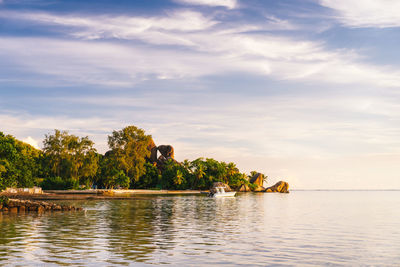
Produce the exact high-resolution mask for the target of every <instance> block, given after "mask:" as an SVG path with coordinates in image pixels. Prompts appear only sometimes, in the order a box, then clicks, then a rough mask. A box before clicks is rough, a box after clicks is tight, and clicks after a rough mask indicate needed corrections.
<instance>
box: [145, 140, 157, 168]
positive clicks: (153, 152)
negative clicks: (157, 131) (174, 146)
mask: <svg viewBox="0 0 400 267" xmlns="http://www.w3.org/2000/svg"><path fill="white" fill-rule="evenodd" d="M147 150H149V151H150V157H149V158H147V159H148V160H149V161H150V162H151V163H154V162H156V161H157V146H156V144H155V143H154V140H153V138H151V139H150V142H149V145H148V146H147Z"/></svg>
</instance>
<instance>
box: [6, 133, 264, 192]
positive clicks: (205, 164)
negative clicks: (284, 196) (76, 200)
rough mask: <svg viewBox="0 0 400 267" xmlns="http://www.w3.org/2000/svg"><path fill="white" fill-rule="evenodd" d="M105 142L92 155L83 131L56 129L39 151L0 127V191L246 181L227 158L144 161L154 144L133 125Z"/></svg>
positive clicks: (168, 186) (235, 184)
mask: <svg viewBox="0 0 400 267" xmlns="http://www.w3.org/2000/svg"><path fill="white" fill-rule="evenodd" d="M108 146H109V149H110V150H109V151H108V152H106V153H105V154H104V155H102V154H98V153H97V151H96V149H95V148H94V142H93V141H92V140H90V139H89V137H88V136H84V137H79V136H76V135H73V134H70V133H69V132H68V131H61V130H57V129H56V130H54V132H53V133H49V134H46V135H45V138H44V140H43V150H39V149H35V148H34V147H32V146H30V145H28V144H25V143H23V142H21V141H19V140H17V139H15V138H14V137H13V136H11V135H4V134H3V133H2V132H0V190H1V189H4V188H5V187H12V186H14V187H31V186H33V185H40V186H42V187H43V188H44V189H71V188H75V189H77V188H79V187H82V186H83V187H86V188H87V187H92V186H96V187H98V188H116V187H118V188H143V189H146V188H160V189H180V190H182V189H208V188H210V187H211V185H212V184H213V183H214V182H224V183H227V184H228V185H229V186H231V187H232V188H236V189H237V188H239V187H240V186H241V185H243V184H249V177H250V176H249V175H246V174H244V173H241V172H240V171H239V169H238V168H237V166H236V165H235V164H234V163H233V162H229V163H226V162H223V161H217V160H215V159H212V158H205V159H204V158H198V159H195V160H193V161H190V160H184V161H183V162H181V163H180V162H177V161H175V160H174V159H173V158H170V159H168V160H167V159H165V161H163V163H162V164H161V165H158V163H156V162H154V161H152V160H150V150H149V147H154V142H153V140H152V137H151V135H147V134H146V133H145V131H144V130H143V129H140V128H138V127H136V126H127V127H125V128H123V129H121V130H118V131H113V132H112V133H111V135H109V136H108ZM255 173H256V172H252V173H251V174H252V175H254V174H255ZM262 177H263V178H264V179H266V178H267V176H264V175H263V176H262Z"/></svg>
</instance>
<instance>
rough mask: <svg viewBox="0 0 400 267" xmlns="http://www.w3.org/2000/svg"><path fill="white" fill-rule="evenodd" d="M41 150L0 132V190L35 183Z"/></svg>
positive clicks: (29, 185)
mask: <svg viewBox="0 0 400 267" xmlns="http://www.w3.org/2000/svg"><path fill="white" fill-rule="evenodd" d="M40 155H41V151H40V150H38V149H35V148H34V147H32V146H31V145H28V144H26V143H24V142H21V141H19V140H17V139H15V138H14V137H13V136H11V135H4V134H3V133H2V132H0V190H1V189H4V188H5V187H32V186H34V185H35V184H36V183H37V177H38V174H39V169H40V165H39V157H40Z"/></svg>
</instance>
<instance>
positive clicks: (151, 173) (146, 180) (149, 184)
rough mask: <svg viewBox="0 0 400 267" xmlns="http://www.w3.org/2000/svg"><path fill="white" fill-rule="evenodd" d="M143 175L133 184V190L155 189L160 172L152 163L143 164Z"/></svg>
mask: <svg viewBox="0 0 400 267" xmlns="http://www.w3.org/2000/svg"><path fill="white" fill-rule="evenodd" d="M144 167H145V169H146V170H145V173H144V174H143V175H142V176H140V178H139V180H138V181H136V182H134V188H143V189H145V188H155V187H157V185H158V183H159V181H160V179H161V175H160V171H159V170H158V169H157V167H156V166H155V165H153V164H152V163H149V162H146V163H145V164H144Z"/></svg>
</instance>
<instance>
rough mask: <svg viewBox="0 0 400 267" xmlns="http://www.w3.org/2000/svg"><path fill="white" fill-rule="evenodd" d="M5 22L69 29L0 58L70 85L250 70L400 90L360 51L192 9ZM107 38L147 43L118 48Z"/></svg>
mask: <svg viewBox="0 0 400 267" xmlns="http://www.w3.org/2000/svg"><path fill="white" fill-rule="evenodd" d="M0 16H3V17H7V18H14V19H19V20H29V21H32V22H34V23H41V24H46V25H59V26H60V25H61V26H68V27H71V28H70V29H69V30H68V31H69V33H70V34H72V36H74V37H75V38H78V39H79V40H76V39H75V40H69V41H65V40H56V39H45V38H17V37H8V38H2V39H1V40H0V48H1V50H0V57H1V56H2V57H3V58H10V57H11V58H12V62H13V63H15V64H19V65H20V66H22V68H24V69H25V70H26V71H33V72H39V73H41V74H46V75H51V76H56V77H58V79H59V80H60V81H63V82H66V83H69V82H71V81H72V82H73V83H81V84H85V83H88V84H100V85H106V86H131V85H132V84H135V83H137V82H138V81H142V80H145V79H149V78H150V77H157V78H158V79H181V78H184V77H201V76H204V75H216V74H223V73H230V72H244V73H250V74H256V75H262V76H269V77H272V78H275V79H287V80H305V81H313V82H326V83H341V84H360V85H376V86H385V87H393V86H400V75H399V74H400V73H399V71H398V70H397V69H395V68H391V67H390V66H376V65H372V64H365V63H360V62H359V60H360V58H359V56H358V55H357V54H356V53H355V52H354V51H346V50H333V51H329V50H327V49H325V48H324V44H323V43H320V42H313V41H306V40H297V39H293V38H289V37H278V36H275V35H274V34H266V33H263V34H254V33H252V34H250V33H247V32H246V31H247V30H250V31H251V30H252V29H254V27H260V26H259V25H258V26H257V25H242V26H241V27H236V25H229V24H226V25H223V27H217V28H214V27H213V26H214V25H216V24H219V22H218V21H216V20H215V19H214V18H210V17H205V16H203V15H202V14H201V13H198V12H193V11H188V10H183V11H182V10H180V11H174V12H173V13H171V14H169V15H166V16H165V17H149V18H144V17H110V16H102V17H98V16H92V17H90V16H89V17H88V16H86V17H80V16H77V15H74V16H70V15H54V14H48V13H26V12H25V13H18V12H17V13H10V12H0ZM275 21H276V19H275ZM274 23H275V22H274ZM59 30H61V31H62V29H59ZM82 38H83V39H96V41H82V40H80V39H82ZM104 38H107V39H109V38H117V39H126V40H132V41H135V40H140V41H142V42H143V43H144V44H143V45H140V44H137V43H133V42H129V43H125V44H118V43H115V42H113V40H108V41H105V40H104ZM165 45H168V46H173V47H170V48H166V47H165ZM176 48H180V49H176ZM182 48H183V49H182ZM25 51H30V53H26V52H25ZM155 62H157V63H156V64H155Z"/></svg>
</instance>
